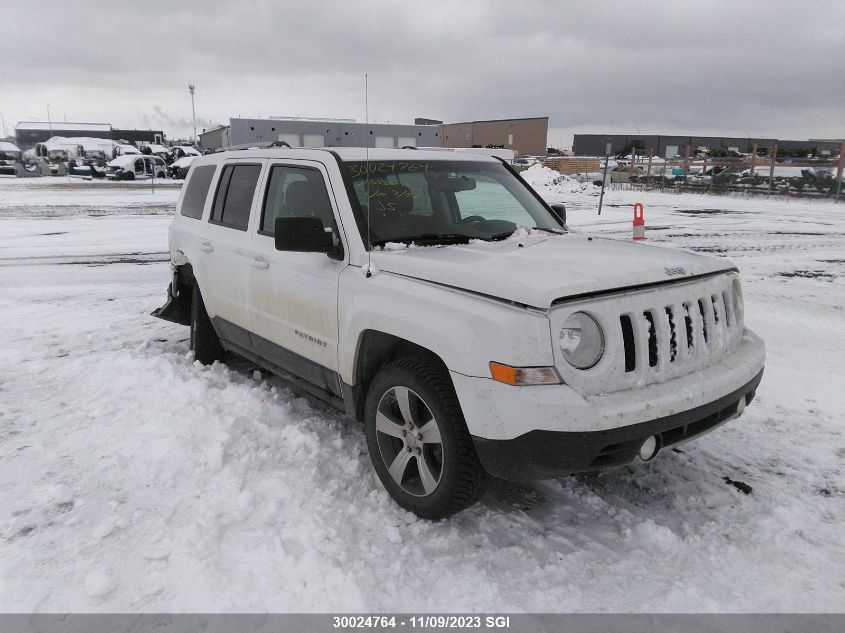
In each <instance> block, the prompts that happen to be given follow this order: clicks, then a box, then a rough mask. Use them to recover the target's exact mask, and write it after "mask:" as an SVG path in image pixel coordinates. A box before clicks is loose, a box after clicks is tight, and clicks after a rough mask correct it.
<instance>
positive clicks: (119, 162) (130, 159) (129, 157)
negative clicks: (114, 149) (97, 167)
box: [106, 154, 138, 168]
mask: <svg viewBox="0 0 845 633" xmlns="http://www.w3.org/2000/svg"><path fill="white" fill-rule="evenodd" d="M137 158H138V155H137V154H124V155H122V156H118V157H117V158H115V159H113V160H110V161H109V162H108V163H106V164H107V165H108V166H109V167H124V168H125V167H128V166H129V165H131V164H132V163H134V162H135V159H137Z"/></svg>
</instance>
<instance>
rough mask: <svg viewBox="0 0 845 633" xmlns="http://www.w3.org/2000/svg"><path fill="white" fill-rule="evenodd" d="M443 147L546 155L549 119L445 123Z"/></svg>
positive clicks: (443, 126)
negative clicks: (503, 150) (490, 149)
mask: <svg viewBox="0 0 845 633" xmlns="http://www.w3.org/2000/svg"><path fill="white" fill-rule="evenodd" d="M441 130H442V132H441V134H442V137H443V143H442V146H443V147H489V146H493V147H502V148H504V149H512V150H513V151H515V152H516V153H517V154H519V155H523V156H525V155H529V156H539V155H543V154H545V153H546V147H547V146H548V145H547V140H548V136H549V117H530V118H524V119H495V120H488V121H466V122H463V123H444V124H443V125H442V126H441Z"/></svg>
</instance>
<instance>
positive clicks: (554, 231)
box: [531, 226, 566, 235]
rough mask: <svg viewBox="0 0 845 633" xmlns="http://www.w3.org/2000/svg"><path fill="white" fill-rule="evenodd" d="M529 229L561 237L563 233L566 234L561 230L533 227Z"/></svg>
mask: <svg viewBox="0 0 845 633" xmlns="http://www.w3.org/2000/svg"><path fill="white" fill-rule="evenodd" d="M531 228H533V229H535V230H537V231H548V232H549V233H554V234H555V235H563V234H564V233H566V231H564V230H563V229H547V228H544V227H542V226H534V227H531Z"/></svg>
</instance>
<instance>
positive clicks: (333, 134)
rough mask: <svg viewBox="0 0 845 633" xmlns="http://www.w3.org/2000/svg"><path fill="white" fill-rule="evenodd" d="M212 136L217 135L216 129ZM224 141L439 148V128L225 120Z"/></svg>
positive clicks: (329, 121)
mask: <svg viewBox="0 0 845 633" xmlns="http://www.w3.org/2000/svg"><path fill="white" fill-rule="evenodd" d="M215 134H216V137H219V136H221V135H220V132H219V130H215ZM216 137H215V138H216ZM201 138H202V135H201ZM209 140H210V137H209ZM227 140H228V143H229V145H235V146H238V145H248V144H250V143H255V144H266V143H272V142H277V141H282V142H285V143H287V144H288V145H290V146H291V147H367V146H369V147H385V148H389V147H439V146H440V126H439V125H414V124H398V123H369V124H367V123H361V122H359V121H355V120H354V119H299V118H286V117H270V118H269V119H242V118H233V119H229V132H228V135H227ZM229 145H224V147H228V146H229Z"/></svg>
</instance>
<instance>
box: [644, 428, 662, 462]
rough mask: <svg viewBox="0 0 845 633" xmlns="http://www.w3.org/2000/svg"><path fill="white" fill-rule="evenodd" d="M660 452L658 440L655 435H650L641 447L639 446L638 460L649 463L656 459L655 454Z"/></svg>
mask: <svg viewBox="0 0 845 633" xmlns="http://www.w3.org/2000/svg"><path fill="white" fill-rule="evenodd" d="M659 451H660V440H659V439H658V437H657V436H656V435H652V436H651V437H649V438H648V439H647V440H646V441H645V442H643V445H642V446H640V459H641V460H643V461H644V462H650V461H651V460H652V459H654V458H655V457H657V453H658V452H659Z"/></svg>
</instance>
